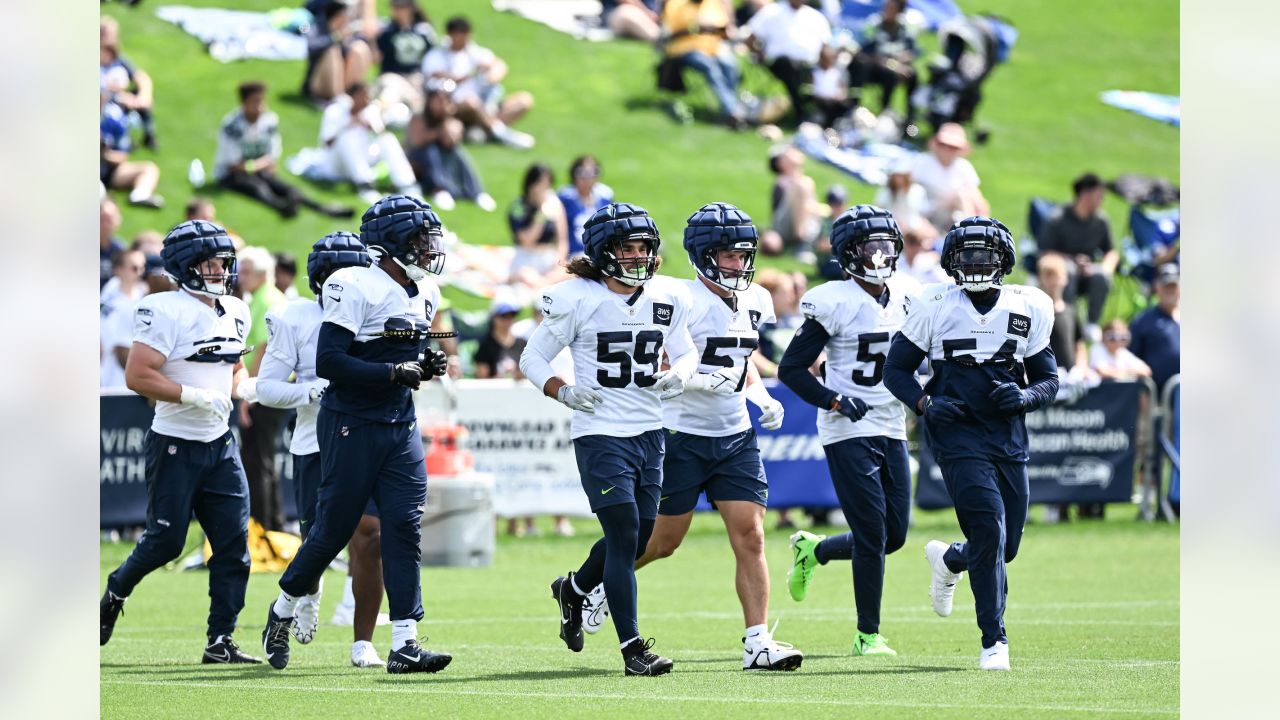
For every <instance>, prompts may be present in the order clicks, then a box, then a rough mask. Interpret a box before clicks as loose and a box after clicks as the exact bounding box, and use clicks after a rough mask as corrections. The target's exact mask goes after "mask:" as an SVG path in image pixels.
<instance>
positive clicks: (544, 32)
mask: <svg viewBox="0 0 1280 720" xmlns="http://www.w3.org/2000/svg"><path fill="white" fill-rule="evenodd" d="M184 4H187V5H197V6H200V5H213V6H222V7H232V8H245V9H258V10H270V9H273V8H275V7H278V6H280V5H282V4H285V5H287V4H288V3H281V2H279V0H186V1H185V2H184ZM379 5H380V6H383V9H384V11H385V5H386V2H380V3H379ZM423 5H424V7H425V8H426V9H427V11H428V12H429V14H430V15H431V17H432V19H433V21H435V22H436V23H437V25H441V24H443V22H444V20H445V19H447V18H448V17H450V16H451V15H453V14H455V13H460V12H462V13H466V14H467V15H468V16H469V17H470V18H471V20H472V23H473V25H474V26H475V37H476V40H477V42H479V43H480V44H482V45H485V46H488V47H491V48H493V49H494V50H495V51H496V52H497V53H498V54H499V55H500V56H502V57H503V58H505V59H506V60H507V61H508V63H509V65H510V66H511V74H510V76H509V78H508V80H507V81H506V86H507V87H508V89H510V90H529V91H531V92H533V94H534V95H535V97H536V100H537V106H536V107H535V108H534V110H533V111H532V112H531V113H530V115H529V116H528V117H527V118H526V119H525V120H524V121H523V122H522V123H521V124H520V127H521V128H522V129H524V130H527V131H529V132H531V133H533V134H534V135H535V136H536V137H537V139H538V145H537V147H536V148H534V149H533V150H532V151H530V152H519V151H515V150H511V149H508V148H504V147H499V146H493V145H489V146H483V147H473V148H472V154H473V156H474V157H475V159H476V162H477V164H478V165H479V167H480V170H481V175H482V177H483V178H484V180H485V182H486V184H487V185H488V189H489V191H490V192H491V193H492V194H493V196H494V197H495V198H496V199H497V200H498V205H499V212H497V213H493V214H486V213H484V212H482V211H480V210H479V209H477V208H476V207H475V206H473V205H471V204H468V203H460V204H459V207H458V208H457V209H456V210H454V211H452V212H449V213H446V214H445V215H444V219H445V222H446V223H448V224H449V225H450V226H451V227H452V228H453V229H454V230H456V231H457V232H458V233H459V235H460V236H461V237H462V238H463V239H464V240H466V241H468V242H473V243H481V244H493V245H502V244H507V243H510V242H511V238H510V232H509V230H508V229H507V226H506V220H505V215H504V211H505V208H506V207H507V206H508V205H509V204H510V202H511V201H512V200H513V199H515V197H516V195H517V194H518V192H519V186H520V178H521V176H522V175H523V172H524V170H525V168H526V167H528V165H529V164H530V163H531V162H534V161H535V160H542V161H545V162H548V163H550V164H551V166H552V167H553V168H554V169H555V171H556V173H557V182H558V183H564V182H567V173H568V166H569V162H570V161H571V160H572V158H573V157H574V156H576V155H579V154H581V153H587V152H589V153H593V154H595V155H597V156H598V157H599V158H600V159H601V161H602V163H603V166H604V178H603V179H604V181H605V182H607V183H609V184H610V185H612V186H613V188H614V189H615V190H616V191H617V197H618V199H620V200H626V201H630V202H636V203H638V204H640V205H643V206H644V207H646V208H647V209H648V210H649V211H650V212H651V213H652V214H653V215H654V217H655V218H656V219H657V221H658V227H659V228H660V229H661V230H662V231H663V232H664V234H665V235H666V238H667V240H668V242H667V243H665V244H664V251H665V252H664V254H665V255H667V257H668V259H669V260H674V261H675V262H670V263H668V264H667V266H666V267H667V269H666V270H665V272H668V273H672V274H676V275H690V274H691V270H690V268H689V266H688V263H687V262H685V261H684V259H683V254H682V253H681V252H680V250H679V243H678V237H679V235H678V233H679V231H680V228H681V227H682V224H683V221H684V219H685V218H686V217H688V215H689V213H691V212H692V211H693V210H694V209H696V208H697V207H698V206H699V205H701V204H702V203H704V202H709V201H711V200H727V201H729V202H733V203H735V204H737V205H739V206H740V207H742V208H743V209H744V210H746V211H747V212H748V213H750V214H751V215H752V216H753V217H754V218H756V219H757V221H759V222H765V221H767V219H768V216H769V208H768V198H769V188H770V185H771V183H772V176H771V175H770V174H769V172H768V169H767V163H766V155H767V152H768V147H769V143H767V142H766V141H764V140H761V139H760V138H758V137H756V136H755V135H754V134H752V133H737V134H735V133H732V132H729V131H727V130H725V129H723V128H720V127H716V126H713V125H708V124H704V123H695V124H693V125H691V126H687V127H685V126H680V125H678V124H676V122H675V121H674V120H673V119H672V118H671V116H670V115H669V114H667V112H666V111H665V110H664V109H663V107H662V104H661V98H660V96H659V95H658V94H657V93H656V92H655V91H654V89H653V77H654V75H653V70H652V68H653V66H654V64H655V63H656V55H655V54H654V51H653V50H652V49H651V48H649V47H647V46H644V45H642V44H640V43H636V42H614V43H585V42H579V41H576V40H574V39H573V38H571V37H569V36H567V35H563V34H561V33H557V32H554V31H552V30H549V29H547V28H545V27H543V26H541V25H536V24H533V23H530V22H528V21H525V20H523V19H521V18H519V17H517V16H515V15H512V14H508V13H498V12H494V11H493V10H492V9H491V8H490V4H489V3H488V2H485V1H483V0H426V1H425V2H424V3H423ZM961 6H962V7H964V8H965V9H967V10H970V11H992V12H997V13H1000V14H1002V15H1004V16H1005V17H1007V18H1009V19H1010V20H1012V22H1013V23H1014V24H1015V25H1016V26H1017V28H1018V30H1019V32H1020V38H1019V40H1018V44H1017V46H1016V47H1015V48H1014V51H1013V55H1012V58H1011V60H1010V61H1009V62H1008V63H1006V64H1004V65H1001V66H1000V67H999V68H997V70H996V71H995V73H994V74H993V75H992V77H991V79H990V80H989V81H988V82H987V84H986V85H985V86H984V91H985V93H986V98H985V100H984V102H983V105H982V107H981V108H980V109H979V113H978V114H979V119H980V121H981V122H982V123H983V124H984V125H986V126H988V127H989V128H990V129H991V131H992V140H991V142H990V143H989V144H988V145H986V146H985V147H978V148H975V150H974V153H973V156H972V160H973V162H974V164H975V165H976V167H977V168H978V171H979V172H980V173H981V174H982V178H983V189H984V192H985V193H986V194H987V197H988V198H989V199H990V200H991V204H992V208H993V213H994V214H995V215H996V216H997V217H999V218H1001V219H1003V220H1004V221H1005V222H1006V223H1007V224H1008V225H1009V226H1010V227H1012V228H1013V229H1014V230H1015V232H1019V231H1020V229H1021V228H1023V227H1024V225H1025V220H1026V213H1027V203H1028V201H1029V199H1030V198H1031V197H1032V196H1033V195H1042V196H1045V197H1050V198H1061V199H1066V197H1067V196H1068V195H1069V194H1070V183H1071V180H1072V179H1073V178H1074V177H1076V176H1077V175H1079V174H1080V173H1082V172H1084V171H1086V170H1094V171H1096V172H1098V173H1099V174H1101V175H1102V176H1103V177H1113V176H1115V175H1117V174H1120V173H1123V172H1140V173H1147V174H1153V175H1162V176H1165V177H1169V178H1172V179H1174V180H1175V181H1176V180H1177V179H1178V131H1177V130H1176V129H1175V128H1172V127H1169V126H1165V125H1162V124H1160V123H1156V122H1154V121H1151V120H1148V119H1146V118H1142V117H1139V116H1137V115H1134V114H1131V113H1126V112H1123V111H1121V110H1117V109H1115V108H1111V107H1108V106H1105V105H1103V104H1102V103H1101V102H1099V101H1098V93H1099V92H1101V91H1103V90H1108V89H1126V90H1148V91H1152V92H1161V93H1169V94H1175V95H1176V94H1178V71H1179V62H1178V8H1177V4H1176V3H1169V2H1167V1H1166V0H1126V2H1123V3H1115V2H1107V1H1106V0H1082V1H1081V2H1070V3H1068V2H1056V1H1053V0H984V2H981V3H978V2H961ZM103 12H105V13H109V14H111V15H113V16H115V17H117V18H118V19H119V20H120V23H121V32H122V36H123V39H124V48H125V51H126V53H127V54H128V55H129V57H130V58H131V59H132V60H133V61H134V62H135V63H137V64H138V65H139V66H140V67H142V68H144V69H146V70H148V71H149V72H150V73H151V74H152V77H153V78H154V79H155V83H156V123H157V127H158V134H159V138H160V142H161V148H160V152H158V153H149V152H147V151H145V150H140V151H139V152H138V153H137V156H138V157H139V158H151V159H154V160H155V161H156V162H157V163H159V164H160V166H161V168H162V171H163V176H162V180H161V186H160V191H161V193H162V194H164V195H165V196H166V197H167V198H168V199H169V201H170V206H169V207H167V208H166V209H165V210H163V211H160V212H153V211H146V210H134V209H130V208H126V209H125V223H124V227H123V228H122V232H123V234H124V235H125V236H126V237H128V236H131V235H132V234H133V233H136V232H138V231H139V230H142V229H146V228H155V229H160V230H167V229H168V228H169V227H170V226H171V225H172V224H174V223H176V222H177V221H179V220H180V219H181V213H182V209H181V208H182V204H183V203H185V201H186V200H187V198H189V197H190V195H191V193H192V190H191V188H190V187H189V186H188V184H187V180H186V177H187V165H188V163H190V161H191V159H192V158H196V157H199V158H203V159H204V162H205V165H206V167H212V165H211V162H212V158H213V152H214V146H215V138H216V134H217V129H218V124H219V122H220V121H221V118H222V117H223V115H225V114H226V113H227V112H228V111H229V110H231V109H232V108H233V107H234V106H235V104H236V98H235V88H236V86H237V85H238V84H239V83H240V82H242V81H244V80H247V79H254V78H256V79H261V80H264V81H266V82H267V83H268V85H269V86H270V99H269V102H270V104H271V106H272V108H273V109H274V110H275V111H276V112H278V113H279V114H280V118H281V127H282V131H283V134H284V146H285V154H286V156H288V155H289V154H292V153H294V152H296V151H297V150H298V149H299V148H301V147H303V146H306V145H312V144H314V143H315V141H316V134H317V132H318V129H319V123H320V114H319V112H317V111H316V110H314V109H313V108H311V107H310V106H309V105H307V104H305V103H302V102H299V101H298V100H297V89H298V87H299V85H300V84H301V78H302V72H303V64H302V63H301V62H289V63H282V62H265V61H243V62H236V63H232V64H229V65H223V64H221V63H218V62H216V61H214V60H213V59H211V58H210V57H209V56H208V54H207V53H206V52H205V50H204V48H203V47H202V46H201V45H200V43H199V42H198V41H196V40H195V39H194V38H192V37H190V36H188V35H186V34H185V33H183V32H182V31H181V30H179V29H178V28H177V27H175V26H173V25H170V24H168V23H165V22H163V21H161V20H159V19H157V18H156V17H155V16H154V12H155V5H153V4H152V3H144V4H142V5H141V6H140V7H138V8H136V9H128V8H120V7H117V6H115V5H105V6H103ZM385 14H386V13H385V12H383V15H385ZM928 42H929V39H928V38H926V39H925V43H926V44H928ZM744 74H745V78H744V87H746V88H748V89H750V90H752V91H753V92H755V93H756V94H758V95H763V94H781V92H782V86H781V85H780V84H779V83H777V82H776V81H775V80H773V78H772V76H770V75H769V74H768V73H767V72H766V71H764V70H761V69H759V68H756V67H753V66H748V67H744ZM690 77H691V81H690V82H691V84H692V85H693V90H692V93H691V96H690V104H691V105H694V106H695V107H696V106H701V105H709V104H710V103H711V96H710V93H709V91H708V90H706V88H705V87H704V86H703V85H702V84H701V79H700V78H697V77H696V76H693V75H691V76H690ZM872 94H873V95H877V94H876V93H872ZM877 97H878V95H877ZM873 102H878V99H877V100H873ZM877 107H878V106H877ZM810 174H811V175H812V176H813V177H814V178H815V179H816V180H817V181H818V185H819V187H820V188H825V187H826V186H827V185H829V184H830V183H833V182H843V183H844V184H845V185H846V186H848V187H849V189H850V191H851V200H853V201H855V202H869V201H870V200H871V199H872V197H873V196H874V193H875V189H874V188H872V187H870V186H867V185H861V184H859V183H857V182H856V181H853V180H852V179H851V178H848V177H846V176H843V175H842V174H841V173H840V172H838V171H836V170H834V169H832V168H829V167H826V166H821V165H819V164H817V163H816V162H811V163H810ZM312 189H313V191H314V192H315V193H316V194H318V195H320V196H323V197H328V198H331V199H343V200H346V201H351V202H355V198H354V195H350V194H345V193H344V192H339V191H334V190H330V189H325V188H318V187H317V188H312ZM202 192H208V193H210V194H211V195H213V197H214V199H215V201H216V203H217V207H218V214H219V218H220V219H221V220H222V221H223V222H224V223H225V224H226V225H227V226H228V227H230V228H232V229H233V230H235V231H237V232H239V233H240V234H241V235H242V236H243V237H244V238H245V239H246V241H248V242H249V243H250V244H258V245H264V246H266V247H269V248H272V249H288V250H291V251H293V252H295V253H298V254H299V255H302V254H305V252H306V249H307V248H308V247H309V246H310V244H311V243H312V242H314V241H315V240H316V239H317V238H319V237H321V236H322V235H324V234H326V233H329V232H332V231H334V230H336V229H354V227H350V228H343V227H341V226H338V225H335V224H334V221H333V220H329V219H326V218H322V217H320V216H318V215H316V214H314V213H308V212H304V213H303V214H302V215H300V216H299V217H297V218H295V219H293V220H289V221H282V220H280V219H279V218H278V217H277V216H276V215H275V214H274V213H273V212H272V211H270V210H269V209H267V208H266V207H265V206H263V205H259V204H256V203H254V202H251V201H249V200H247V199H245V198H242V197H240V196H237V195H232V194H230V193H219V192H216V191H208V190H206V191H202ZM1107 208H1108V210H1109V212H1110V213H1111V216H1112V218H1113V221H1114V224H1115V231H1116V232H1117V234H1119V233H1121V232H1122V231H1123V227H1124V218H1125V208H1124V207H1123V205H1122V204H1121V203H1119V202H1118V201H1116V200H1114V199H1111V200H1109V201H1108V205H1107ZM770 264H774V265H780V266H784V267H798V266H797V265H796V264H795V263H794V262H793V261H791V260H790V259H789V258H788V259H781V260H772V261H765V262H763V263H762V265H770ZM299 280H300V283H301V286H303V287H305V282H304V281H302V279H301V278H299ZM446 292H448V291H446ZM449 294H450V295H452V296H453V298H454V299H455V300H456V301H459V302H460V305H461V306H462V307H464V308H473V307H478V306H480V305H481V304H480V303H479V302H478V301H476V300H474V299H472V298H468V297H466V296H464V295H462V294H461V293H449Z"/></svg>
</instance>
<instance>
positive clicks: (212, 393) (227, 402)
mask: <svg viewBox="0 0 1280 720" xmlns="http://www.w3.org/2000/svg"><path fill="white" fill-rule="evenodd" d="M180 399H181V401H182V404H183V405H191V406H194V407H198V408H200V409H201V410H204V411H205V412H211V413H213V414H215V415H217V416H218V417H220V418H226V417H230V416H231V398H229V397H227V396H226V394H224V393H220V392H218V391H217V390H209V389H207V388H198V387H193V386H191V385H183V386H182V395H181V398H180Z"/></svg>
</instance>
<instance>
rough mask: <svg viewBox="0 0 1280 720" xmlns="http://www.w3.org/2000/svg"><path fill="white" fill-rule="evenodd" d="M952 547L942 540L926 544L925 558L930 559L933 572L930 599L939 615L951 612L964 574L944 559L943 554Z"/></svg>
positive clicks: (930, 583) (944, 615) (945, 615)
mask: <svg viewBox="0 0 1280 720" xmlns="http://www.w3.org/2000/svg"><path fill="white" fill-rule="evenodd" d="M950 547H951V546H950V545H948V544H946V543H944V542H942V541H941V540H930V541H929V544H928V545H925V546H924V556H925V559H926V560H928V561H929V567H930V568H931V569H932V572H933V574H932V577H931V578H930V580H929V601H930V602H932V603H933V611H934V612H936V613H938V616H939V617H947V616H948V615H950V614H951V602H952V600H953V599H954V598H955V594H956V583H958V582H960V578H961V577H963V576H964V573H962V572H960V573H955V572H951V568H949V567H947V564H946V563H945V562H943V561H942V556H943V555H945V554H946V552H947V549H948V548H950Z"/></svg>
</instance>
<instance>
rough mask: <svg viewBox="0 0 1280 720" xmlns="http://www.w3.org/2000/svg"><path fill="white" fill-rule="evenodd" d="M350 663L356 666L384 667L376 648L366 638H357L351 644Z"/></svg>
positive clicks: (384, 664)
mask: <svg viewBox="0 0 1280 720" xmlns="http://www.w3.org/2000/svg"><path fill="white" fill-rule="evenodd" d="M351 664H352V665H354V666H356V667H358V668H371V667H386V665H387V664H386V663H385V662H383V660H382V658H380V657H378V650H377V649H376V648H374V647H373V643H371V642H368V641H367V640H357V641H355V642H354V643H352V644H351Z"/></svg>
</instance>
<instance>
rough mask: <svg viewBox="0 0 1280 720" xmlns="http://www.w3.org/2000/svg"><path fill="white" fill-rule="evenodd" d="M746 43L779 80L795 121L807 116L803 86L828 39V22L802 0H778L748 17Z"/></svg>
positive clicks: (806, 103)
mask: <svg viewBox="0 0 1280 720" xmlns="http://www.w3.org/2000/svg"><path fill="white" fill-rule="evenodd" d="M747 32H748V33H749V39H748V43H749V44H750V45H751V47H752V49H753V50H754V51H755V52H756V53H757V54H759V55H762V56H763V58H764V63H765V64H766V65H767V66H768V67H769V71H770V72H772V73H773V75H774V77H776V78H778V80H780V81H782V84H783V86H785V87H786V89H787V97H789V98H790V99H791V109H792V112H793V113H794V115H793V117H794V118H795V121H796V122H797V123H798V122H800V121H801V120H804V119H806V118H808V117H809V96H808V93H807V92H805V89H804V87H805V86H806V85H808V84H809V83H811V82H812V81H813V66H814V65H815V64H816V63H817V62H818V55H819V54H820V53H821V52H822V48H823V46H824V45H826V44H828V43H829V42H830V41H831V23H829V22H828V21H827V19H826V18H825V17H823V15H822V13H820V12H818V11H817V10H815V9H813V8H812V7H809V6H808V5H806V4H805V2H804V0H779V2H775V3H773V4H772V5H766V6H764V7H763V8H760V11H759V12H757V13H756V14H755V15H752V16H751V19H750V20H749V21H747Z"/></svg>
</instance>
